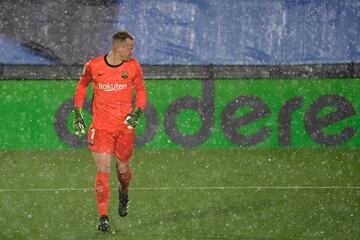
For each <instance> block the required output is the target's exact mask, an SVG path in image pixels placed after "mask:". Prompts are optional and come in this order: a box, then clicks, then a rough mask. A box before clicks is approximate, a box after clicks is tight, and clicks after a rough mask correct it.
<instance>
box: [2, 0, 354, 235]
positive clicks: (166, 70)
mask: <svg viewBox="0 0 360 240" xmlns="http://www.w3.org/2000/svg"><path fill="white" fill-rule="evenodd" d="M121 30H127V31H129V32H130V33H131V34H133V35H134V36H135V38H136V46H135V55H134V57H135V58H137V59H138V60H139V61H140V63H141V64H142V67H143V72H144V77H145V84H146V88H147V90H148V105H147V108H146V111H145V116H144V117H142V119H141V125H140V126H139V127H138V128H137V129H136V134H137V137H136V147H137V149H136V151H135V155H134V160H133V162H132V168H133V170H134V173H135V174H134V176H135V177H134V179H133V181H132V185H131V189H130V191H131V194H132V195H131V197H132V199H133V200H134V201H133V200H132V201H133V202H132V204H133V205H132V206H133V207H132V210H131V211H132V212H131V214H129V216H128V217H127V218H126V219H125V220H123V219H121V221H120V220H118V218H117V216H116V217H115V215H117V213H116V211H117V210H116V206H115V205H116V203H117V195H116V194H117V193H116V184H117V180H116V177H114V175H112V178H111V183H110V184H111V186H112V189H113V190H114V191H115V192H113V195H112V200H111V201H112V203H111V209H110V219H111V223H112V224H113V225H112V226H113V228H112V229H113V231H112V234H111V235H108V236H106V237H107V238H109V239H118V238H119V235H121V236H120V237H123V238H127V239H358V238H359V235H360V232H359V227H358V226H359V225H360V217H359V216H360V214H359V213H360V206H359V197H360V190H359V188H360V187H359V186H360V175H359V171H360V162H359V156H360V155H359V154H360V152H359V151H360V149H359V147H360V135H359V131H360V97H359V93H360V41H359V39H360V1H359V0H342V1H338V0H268V1H264V0H147V1H141V0H58V1H46V0H29V1H27V0H1V1H0V102H1V105H0V120H1V121H0V122H1V124H0V195H1V197H0V225H1V226H3V230H2V231H0V238H1V239H99V238H101V237H102V236H100V235H98V234H97V232H96V231H97V230H96V229H95V226H96V225H97V221H98V216H97V212H96V205H95V200H94V196H93V192H92V186H93V182H94V176H95V167H94V166H93V164H92V162H90V159H91V156H90V153H89V151H88V150H87V148H86V146H87V143H86V138H85V137H83V138H78V137H76V136H74V134H73V133H72V119H73V113H72V109H73V95H74V91H75V87H76V84H77V81H78V79H79V77H80V74H81V71H82V69H83V64H84V63H85V62H86V61H88V60H89V59H91V58H93V57H96V56H98V55H102V54H106V53H108V51H109V50H110V46H111V37H112V35H113V34H114V33H115V32H118V31H121ZM91 98H92V90H91V87H89V89H88V94H87V100H86V102H85V105H84V110H85V118H86V122H87V126H89V123H90V120H91ZM114 203H115V204H114ZM118 233H119V234H118ZM101 239H103V238H101Z"/></svg>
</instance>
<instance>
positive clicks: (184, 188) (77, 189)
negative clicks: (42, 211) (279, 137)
mask: <svg viewBox="0 0 360 240" xmlns="http://www.w3.org/2000/svg"><path fill="white" fill-rule="evenodd" d="M129 189H130V190H144V191H147V190H234V189H257V190H261V189H270V190H271V189H290V190H291V189H293V190H297V189H360V186H344V187H342V186H323V187H321V186H320V187H315V186H314V187H312V186H283V187H282V186H258V187H250V186H248V187H246V186H244V187H241V186H239V187H134V188H129ZM92 190H93V189H92V188H27V189H25V188H24V189H0V192H63V191H83V192H87V191H92Z"/></svg>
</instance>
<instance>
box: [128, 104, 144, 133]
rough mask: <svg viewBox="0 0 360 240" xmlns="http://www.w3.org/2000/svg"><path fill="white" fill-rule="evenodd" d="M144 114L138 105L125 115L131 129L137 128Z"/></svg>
mask: <svg viewBox="0 0 360 240" xmlns="http://www.w3.org/2000/svg"><path fill="white" fill-rule="evenodd" d="M142 114H143V111H142V110H141V108H139V107H136V108H135V109H134V110H133V111H132V112H131V113H130V114H128V115H127V116H126V117H125V123H126V124H127V125H128V128H129V129H132V128H136V127H137V125H139V118H140V116H141V115H142Z"/></svg>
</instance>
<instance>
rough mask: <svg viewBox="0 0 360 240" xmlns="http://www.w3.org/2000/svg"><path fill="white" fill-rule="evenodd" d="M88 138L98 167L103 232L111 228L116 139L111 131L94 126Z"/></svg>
mask: <svg viewBox="0 0 360 240" xmlns="http://www.w3.org/2000/svg"><path fill="white" fill-rule="evenodd" d="M88 140H89V148H90V150H91V151H92V157H93V159H94V162H95V165H96V168H97V171H96V181H95V196H96V203H97V207H98V211H99V215H100V224H99V227H98V229H99V230H100V231H102V232H107V231H109V230H110V224H109V219H108V206H109V200H110V185H109V176H110V165H111V158H112V153H113V150H114V142H115V140H114V138H113V135H112V134H111V133H109V132H107V131H103V130H95V129H92V128H90V130H89V135H88Z"/></svg>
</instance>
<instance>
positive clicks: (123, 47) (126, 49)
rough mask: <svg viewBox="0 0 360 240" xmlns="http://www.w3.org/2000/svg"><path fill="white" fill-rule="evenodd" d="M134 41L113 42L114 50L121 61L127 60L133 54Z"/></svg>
mask: <svg viewBox="0 0 360 240" xmlns="http://www.w3.org/2000/svg"><path fill="white" fill-rule="evenodd" d="M134 44H135V43H134V40H130V39H126V40H125V41H115V42H114V50H115V51H116V53H117V54H118V55H119V56H120V57H121V60H123V61H125V60H128V59H129V58H130V57H131V55H132V54H133V53H134Z"/></svg>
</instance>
